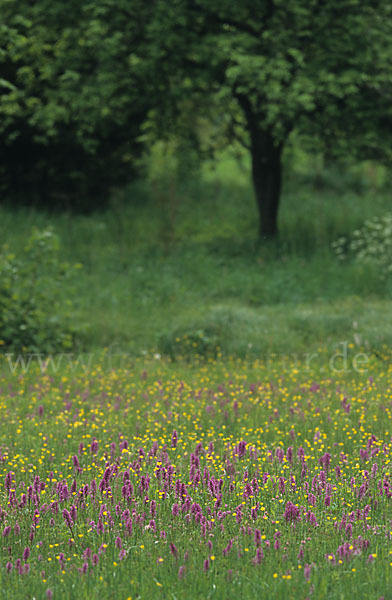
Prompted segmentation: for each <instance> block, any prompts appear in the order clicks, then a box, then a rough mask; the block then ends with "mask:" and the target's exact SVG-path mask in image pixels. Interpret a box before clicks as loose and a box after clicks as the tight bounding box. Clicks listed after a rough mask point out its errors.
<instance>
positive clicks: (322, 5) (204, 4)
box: [148, 0, 392, 237]
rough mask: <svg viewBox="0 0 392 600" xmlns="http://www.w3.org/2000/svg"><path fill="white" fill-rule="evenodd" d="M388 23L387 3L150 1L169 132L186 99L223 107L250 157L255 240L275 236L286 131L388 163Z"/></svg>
mask: <svg viewBox="0 0 392 600" xmlns="http://www.w3.org/2000/svg"><path fill="white" fill-rule="evenodd" d="M391 16H392V5H391V3H389V2H384V1H383V0H290V1H287V0H252V1H251V0H241V2H240V1H238V2H233V0H176V1H175V2H173V3H167V2H164V1H163V0H162V1H161V2H157V3H156V7H155V12H154V18H153V19H152V21H151V22H150V23H149V34H148V35H149V40H150V60H151V61H152V62H154V61H155V64H159V65H160V70H159V76H158V80H157V82H158V83H159V87H157V89H159V90H162V88H164V89H165V95H164V96H162V92H161V91H160V94H161V98H162V100H161V102H162V104H164V105H165V106H166V110H167V114H169V115H170V116H171V117H172V118H171V119H168V118H167V119H166V124H167V123H172V121H173V119H174V117H175V113H176V112H178V111H179V107H181V103H183V102H184V100H185V99H189V98H191V97H193V98H206V97H207V98H211V97H214V98H215V100H216V101H218V102H219V105H220V110H221V111H222V112H223V113H224V115H225V118H226V117H227V116H229V118H228V119H226V123H227V130H228V131H229V132H230V134H231V137H237V138H239V139H240V140H241V142H242V143H243V144H244V145H245V146H246V147H247V148H248V150H249V152H250V155H251V164H252V179H253V185H254V190H255V196H256V201H257V207H258V211H259V216H260V225H259V233H260V236H262V237H271V236H275V235H276V234H277V231H278V209H279V200H280V192H281V182H282V153H283V150H284V148H285V145H286V144H287V141H288V139H289V136H290V134H291V132H292V131H293V130H294V129H295V130H297V131H298V132H302V133H303V134H306V135H307V139H308V141H311V140H312V139H313V140H314V139H316V138H317V140H318V141H319V142H320V140H321V141H322V142H323V143H324V144H325V145H326V146H327V147H328V149H329V151H330V153H331V152H333V153H336V154H339V153H342V152H345V153H347V152H350V154H352V153H353V152H356V153H357V154H358V155H359V156H366V157H370V156H377V157H379V156H381V155H386V154H388V146H389V145H390V139H388V136H387V135H386V127H385V124H386V123H390V120H391V108H390V107H391V106H392V105H391V97H392V87H391V57H392V20H391ZM155 72H158V69H157V68H156V67H155ZM160 117H162V111H161V112H160ZM164 123H165V121H164ZM388 155H389V156H390V154H388Z"/></svg>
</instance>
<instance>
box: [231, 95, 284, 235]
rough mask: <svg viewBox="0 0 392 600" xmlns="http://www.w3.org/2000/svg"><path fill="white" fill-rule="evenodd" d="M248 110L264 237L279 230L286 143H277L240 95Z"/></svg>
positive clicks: (252, 155) (246, 114) (258, 205)
mask: <svg viewBox="0 0 392 600" xmlns="http://www.w3.org/2000/svg"><path fill="white" fill-rule="evenodd" d="M237 98H238V101H239V104H240V106H241V108H242V109H243V111H244V114H245V117H246V121H247V129H248V132H249V137H250V153H251V159H252V180H253V187H254V190H255V196H256V203H257V208H258V211H259V236H260V238H273V237H276V236H277V233H278V209H279V201H280V190H281V182H282V150H283V143H279V144H277V143H276V142H275V140H274V137H273V135H272V133H271V132H270V131H268V130H266V129H264V128H263V127H262V125H260V120H261V119H260V117H258V116H257V115H256V114H255V112H254V110H253V108H252V105H251V103H250V101H249V99H248V98H247V97H246V96H243V95H237Z"/></svg>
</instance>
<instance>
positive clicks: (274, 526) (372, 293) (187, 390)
mask: <svg viewBox="0 0 392 600" xmlns="http://www.w3.org/2000/svg"><path fill="white" fill-rule="evenodd" d="M286 160H287V163H288V164H291V171H290V173H289V175H288V176H287V177H286V180H285V185H284V192H283V197H282V209H281V214H280V230H281V236H280V239H279V240H277V241H276V242H274V243H268V244H267V243H265V244H259V243H257V241H256V232H257V214H256V210H255V206H254V202H253V197H252V191H251V188H250V186H249V183H248V181H247V178H246V164H245V168H241V167H238V166H236V165H235V164H234V163H233V162H232V161H230V160H227V161H222V162H221V163H220V164H219V165H218V167H217V169H216V170H215V171H211V170H209V169H207V168H205V170H204V172H203V176H202V178H201V179H199V180H198V181H196V182H188V183H187V185H185V184H180V183H178V182H176V180H175V178H170V177H167V176H165V178H163V179H162V181H155V182H154V181H153V180H151V179H150V180H149V183H148V182H145V183H144V184H142V183H138V184H135V185H133V186H130V187H129V188H128V189H127V190H123V191H122V192H121V193H120V192H118V194H117V195H116V196H115V197H114V198H113V199H112V201H111V205H110V208H109V209H108V210H106V211H103V212H97V213H95V214H93V215H90V216H82V215H71V214H45V213H42V212H38V211H35V210H26V209H25V210H20V209H18V210H17V209H12V210H11V209H10V208H5V207H2V208H0V236H1V241H2V242H4V243H8V245H9V246H10V247H11V248H12V249H13V250H14V251H15V253H16V254H18V253H19V251H20V250H21V248H22V247H23V246H24V245H25V243H26V241H27V239H28V237H29V236H30V233H31V228H32V227H34V226H36V227H39V228H46V227H52V228H53V229H54V230H55V231H56V233H57V234H58V235H59V236H60V238H61V240H62V250H61V254H62V258H63V259H64V260H67V261H70V262H75V263H82V264H83V267H84V268H83V269H82V270H81V271H79V275H78V279H77V281H76V282H73V283H72V285H73V287H74V288H75V291H76V309H77V311H76V314H75V321H76V323H79V324H83V325H86V326H87V328H88V333H87V334H84V335H83V338H82V339H81V340H80V343H79V347H77V348H75V354H74V355H69V354H68V355H66V354H63V355H57V356H54V357H49V358H52V361H51V360H49V359H48V362H46V357H39V358H37V357H35V358H32V357H31V356H30V359H29V358H28V357H26V356H23V357H19V358H23V359H24V360H25V361H27V362H25V364H24V366H23V364H22V363H21V362H19V363H17V360H18V359H17V357H16V356H13V357H10V356H8V357H7V356H0V418H1V422H2V423H3V428H2V436H1V441H0V507H1V511H0V519H1V526H2V528H1V530H0V533H1V534H2V535H1V538H0V539H1V540H2V544H1V545H0V556H1V561H0V562H1V565H0V582H1V591H0V597H1V598H4V599H7V600H19V599H20V598H26V599H31V598H36V599H37V600H38V599H39V600H41V599H42V600H45V598H50V597H52V596H53V598H54V600H57V599H58V598H61V599H62V598H67V599H69V600H74V599H75V600H76V599H77V600H80V599H82V600H83V599H85V600H87V599H88V600H94V599H96V598H97V599H98V598H105V600H106V599H112V598H113V600H114V599H115V600H118V599H119V600H126V599H132V600H150V599H152V598H161V599H162V600H166V599H170V600H172V599H173V600H183V599H184V600H185V599H188V598H192V599H194V600H199V599H200V600H205V599H206V598H211V599H212V600H214V599H216V600H236V599H237V598H238V597H241V598H243V599H244V600H253V598H255V597H258V598H268V599H269V598H277V599H279V600H286V599H290V600H297V599H299V598H301V599H305V598H317V600H349V598H351V597H352V595H353V591H355V595H356V597H357V598H358V600H362V599H365V598H366V599H367V598H375V599H379V598H380V597H385V598H388V593H389V592H388V590H389V589H391V586H392V554H391V552H392V546H391V539H392V538H391V536H392V533H391V521H390V502H391V496H392V490H391V487H390V481H391V471H390V465H391V462H390V456H391V452H392V446H391V439H392V438H391V427H390V423H391V397H392V396H391V385H390V381H391V367H390V365H389V364H388V362H390V356H391V353H390V348H391V346H392V319H391V302H390V299H391V292H392V283H391V282H390V281H389V280H385V279H381V278H380V276H379V273H378V272H377V271H376V270H375V269H374V268H372V267H371V266H369V265H360V264H356V263H354V262H351V263H350V262H347V263H341V262H338V261H337V259H336V257H335V256H334V254H333V252H332V250H331V243H332V242H333V241H334V240H335V239H336V238H337V237H339V236H340V235H342V234H348V235H349V234H350V232H352V231H353V230H354V229H355V228H357V227H360V226H361V224H362V223H363V221H364V220H365V219H366V218H368V217H372V216H376V215H382V214H384V213H385V212H387V211H388V209H389V207H388V203H389V196H388V192H387V190H386V187H385V173H384V172H383V171H382V170H381V169H376V170H372V169H371V166H370V165H362V166H356V167H351V168H349V169H347V170H346V171H345V172H342V171H337V170H336V169H335V170H334V169H332V168H324V167H322V165H321V163H320V159H319V158H317V157H316V158H315V159H314V160H313V161H311V160H310V159H309V158H308V157H307V158H306V157H304V156H301V155H300V154H298V153H297V154H296V155H295V156H294V158H293V156H291V157H290V156H287V159H286ZM313 171H314V173H315V174H314V173H313ZM169 175H170V173H169ZM68 292H69V290H66V289H64V294H65V295H67V294H68ZM103 348H106V350H103ZM78 351H84V352H83V354H82V353H81V354H79V355H77V354H76V353H77V352H78ZM165 355H167V356H168V358H166V356H165ZM29 360H30V362H29ZM174 430H175V431H176V434H177V443H173V439H174V437H173V436H174ZM95 442H97V444H98V446H97V448H96V450H94V451H93V450H92V444H93V443H95ZM124 442H126V443H127V445H124ZM240 442H246V444H247V448H246V453H245V454H244V455H242V452H240V450H239V447H238V444H239V443H240ZM120 443H121V444H122V445H121V447H120ZM154 443H156V445H155V444H154ZM211 443H212V444H213V446H211V445H210V444H211ZM154 447H155V449H156V450H157V452H156V454H154V450H153V448H154ZM250 448H253V449H254V452H252V453H249V449H250ZM300 448H303V449H304V461H305V463H306V464H305V463H304V462H303V461H302V460H301V459H300V457H299V455H298V451H299V449H300ZM290 449H292V450H293V454H292V458H291V450H290ZM150 451H151V455H149V453H150ZM300 452H301V451H300ZM282 453H283V454H282ZM195 454H199V459H200V469H201V471H200V475H201V478H202V479H203V477H207V475H205V469H207V472H208V476H209V477H210V478H211V477H213V478H214V479H216V481H217V482H219V480H220V479H221V480H222V484H220V483H218V485H221V489H218V488H215V489H211V488H210V487H209V486H208V484H207V483H206V482H205V481H204V480H203V481H204V482H203V483H202V482H197V481H196V483H195V479H194V478H195V470H194V469H193V471H191V466H192V465H191V463H192V462H194V461H195V458H194V455H195ZM279 454H280V457H279ZM328 457H329V458H328ZM320 459H321V462H320ZM326 460H327V461H331V463H330V465H326V464H325V461H326ZM323 461H324V464H323ZM78 465H79V466H78ZM169 467H170V468H171V467H172V468H173V473H172V475H173V477H172V480H170V481H168V480H167V477H168V476H169V475H168V473H169V470H170V469H169ZM107 468H110V474H109V475H108V478H109V479H108V480H107V481H106V480H105V477H104V473H105V471H106V469H107ZM321 471H323V474H322V473H321ZM158 472H159V473H160V475H159V476H158ZM324 476H325V478H326V481H325V482H324V483H323V481H324V479H323V478H324ZM128 477H129V479H130V481H131V483H132V486H133V489H132V492H129V494H128V492H127V491H126V490H125V492H124V491H123V486H124V484H125V482H126V481H127V478H128ZM146 477H149V478H150V483H149V487H148V490H147V489H146ZM353 478H354V479H355V481H354V479H353ZM192 479H193V483H192ZM196 479H197V477H196ZM93 481H94V482H96V483H97V484H98V485H99V484H101V489H98V491H97V492H96V493H95V492H94V491H93V490H94V483H93ZM105 481H106V483H105ZM108 481H109V482H110V492H109V490H108V489H107V485H108ZM165 481H166V483H167V485H165ZM176 481H177V482H181V484H183V485H184V486H185V488H183V489H182V491H181V493H179V492H178V490H177V492H176V487H175V485H176V484H175V482H176ZM102 482H103V484H104V485H103V486H102ZM250 482H251V483H252V486H253V487H252V489H251V493H250V495H249V489H247V488H246V485H247V484H248V483H250ZM255 482H256V483H257V485H256V483H255ZM60 483H61V485H60ZM215 485H216V484H215ZM30 486H31V489H30V491H29V488H30ZM34 486H35V489H34V490H33V488H34ZM65 486H66V488H65ZM72 486H74V487H75V492H73V491H72V489H73V488H72ZM86 486H87V487H86ZM329 486H330V487H329ZM283 488H284V489H283ZM65 489H67V490H68V493H66V491H65ZM185 490H186V493H185ZM381 491H382V493H381ZM220 492H221V493H222V498H219V496H220ZM312 493H314V498H312V495H311V494H312ZM24 494H26V498H25V499H24ZM187 494H188V495H189V498H191V506H192V503H197V504H198V505H199V506H200V509H201V511H202V513H203V517H204V518H205V519H206V521H204V522H205V523H207V522H208V525H207V529H206V531H205V532H204V530H203V527H202V524H201V523H200V522H197V521H196V518H195V516H194V515H193V513H192V512H191V509H190V507H187V506H186V505H185V504H184V503H185V499H186V496H187ZM29 496H30V500H29V498H28V497H29ZM82 496H83V497H82ZM152 500H154V502H156V505H155V509H154V508H152ZM217 502H218V503H219V502H222V505H221V506H220V507H217V506H216V503H217ZM290 502H292V503H294V504H295V505H296V507H297V508H298V510H299V513H298V514H297V516H296V517H294V522H293V520H291V518H290V516H288V513H287V512H286V509H288V508H289V509H290V506H291V505H290V504H289V503H290ZM176 504H178V505H179V507H180V509H179V514H178V515H177V514H176V512H177V509H176V508H173V507H175V505H176ZM256 505H257V509H256V510H257V514H255V513H252V508H253V507H255V506H256ZM74 506H76V512H75V508H74ZM239 507H243V508H241V511H240V512H241V513H242V516H241V518H240V519H237V513H238V510H239ZM218 508H220V509H221V510H225V511H227V514H226V515H225V516H224V517H222V514H219V513H218ZM64 509H65V510H66V511H71V510H72V511H73V513H74V519H73V523H72V525H71V526H69V524H68V525H67V520H66V518H65V517H64V515H63V511H64ZM291 509H292V507H291ZM127 510H128V511H129V513H127V514H125V511H127ZM155 510H156V514H155V515H154V516H153V514H152V513H153V512H154V511H155ZM195 510H196V509H195ZM173 511H174V514H173ZM310 512H312V513H314V518H315V519H316V521H317V526H316V525H315V523H314V519H313V517H312V520H313V523H312V522H311V521H310V514H309V513H310ZM100 513H101V514H100ZM66 514H67V513H65V515H66ZM351 514H353V515H354V517H353V518H354V521H353V523H352V531H351V530H350V526H349V527H347V524H348V521H349V520H350V519H351V517H350V516H349V515H351ZM130 515H131V518H132V531H130V530H129V528H128V526H129V521H128V517H129V516H130ZM100 519H101V521H102V523H101V524H100V527H99V528H98V527H97V524H98V522H99V521H100ZM152 519H153V520H154V525H153V524H151V520H152ZM239 521H241V522H239ZM127 523H128V525H127ZM102 524H103V529H104V530H102V529H101V525H102ZM220 525H222V527H221V526H220ZM154 526H155V528H156V531H155V530H154ZM256 531H258V532H260V535H261V542H260V541H259V542H257V541H256V538H255V536H256V537H257V536H258V533H256ZM162 532H164V534H163V533H162ZM208 542H210V543H209V544H208ZM229 543H232V544H233V548H232V549H229V550H227V551H226V549H227V547H228V544H229ZM170 544H174V546H175V547H171V546H170ZM258 544H261V545H260V547H261V548H262V551H263V556H262V557H261V555H260V554H259V556H258V555H257V552H258V550H257V547H258ZM344 544H346V546H345V547H344V548H345V549H343V550H342V547H343V545H344ZM119 546H121V549H120V547H119ZM224 550H225V552H224ZM90 551H91V552H90ZM339 552H340V553H341V554H342V557H341V558H340V557H339ZM94 554H96V555H97V558H94V559H93V556H94ZM343 554H345V556H343ZM257 556H258V558H259V559H260V564H257V563H258V560H255V559H257ZM331 556H333V559H332V558H329V557H331ZM206 560H207V561H208V563H207V565H206V566H205V561H206ZM19 561H20V562H19ZM255 563H256V564H255ZM25 564H26V565H28V566H27V567H26V566H24V565H25ZM180 569H181V571H180ZM8 571H9V572H8ZM84 571H85V572H84Z"/></svg>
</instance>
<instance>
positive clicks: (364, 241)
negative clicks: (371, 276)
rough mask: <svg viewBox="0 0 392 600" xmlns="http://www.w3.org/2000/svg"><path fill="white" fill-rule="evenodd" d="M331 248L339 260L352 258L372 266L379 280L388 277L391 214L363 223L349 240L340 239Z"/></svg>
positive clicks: (391, 269) (391, 258)
mask: <svg viewBox="0 0 392 600" xmlns="http://www.w3.org/2000/svg"><path fill="white" fill-rule="evenodd" d="M332 247H333V249H334V251H335V253H336V255H337V257H338V258H339V259H340V260H344V259H347V258H350V257H352V258H354V259H355V260H357V261H358V262H360V263H362V264H370V265H374V266H375V267H376V268H377V269H378V272H379V276H380V277H381V278H386V277H388V276H389V275H390V274H391V273H392V214H391V213H388V214H386V215H384V216H383V217H375V218H373V219H369V220H367V221H365V223H364V225H363V227H361V228H360V229H357V230H355V231H354V232H353V234H352V236H351V238H348V237H341V238H339V239H338V240H337V241H336V242H334V243H333V244H332Z"/></svg>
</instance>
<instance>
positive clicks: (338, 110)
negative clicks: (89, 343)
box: [0, 0, 392, 236]
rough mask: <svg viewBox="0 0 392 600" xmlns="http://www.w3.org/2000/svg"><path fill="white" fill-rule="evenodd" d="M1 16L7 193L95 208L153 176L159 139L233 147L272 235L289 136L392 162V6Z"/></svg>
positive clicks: (97, 1) (221, 1)
mask: <svg viewBox="0 0 392 600" xmlns="http://www.w3.org/2000/svg"><path fill="white" fill-rule="evenodd" d="M0 13H1V21H0V134H1V145H0V187H1V194H2V198H3V199H5V200H6V199H11V200H12V201H13V202H18V203H25V204H34V205H37V206H45V207H54V208H68V209H73V210H92V209H94V208H96V207H97V206H100V205H102V204H103V203H105V202H106V201H107V199H108V197H109V194H110V191H111V189H112V188H113V187H119V186H122V185H124V184H125V183H126V182H128V181H130V180H131V179H132V178H134V177H136V176H140V175H141V173H140V157H141V155H142V152H143V151H144V150H145V148H146V147H147V149H148V147H149V145H150V144H151V143H152V141H153V140H156V139H162V138H164V137H165V136H167V135H173V134H174V135H176V136H177V137H178V139H180V140H184V141H185V142H186V144H187V146H188V147H189V148H191V149H192V151H194V152H198V154H199V155H200V156H203V154H205V153H207V154H211V153H213V152H214V151H215V150H216V149H217V148H218V147H219V148H220V147H221V146H222V145H225V144H227V145H229V144H231V143H232V142H233V141H234V140H236V141H239V142H240V143H241V144H242V145H243V146H244V147H245V148H246V149H247V151H249V153H250V157H251V175H252V180H253V186H254V192H255V197H256V202H257V206H258V211H259V217H260V224H259V233H260V235H261V236H274V235H275V234H276V233H277V215H278V209H279V199H280V191H281V181H282V154H283V152H284V149H285V147H286V145H287V143H288V140H289V139H290V136H293V135H295V136H296V140H299V141H300V143H301V144H302V145H303V146H304V147H306V148H309V149H315V148H317V149H318V150H320V149H322V151H323V152H325V153H327V154H328V155H329V156H333V157H341V156H347V155H350V156H352V157H357V158H375V159H377V160H383V161H387V162H388V161H389V160H390V157H391V152H390V146H391V139H390V125H391V117H392V113H391V106H392V103H391V99H392V69H391V67H392V64H391V62H392V20H391V16H392V3H390V2H385V0H375V1H374V0H368V1H366V0H365V1H361V0H327V1H325V0H290V1H289V2H287V1H285V2H283V1H281V0H256V1H254V0H253V1H252V2H250V0H242V1H241V2H239V1H238V2H233V1H232V0H230V1H229V0H208V1H207V0H175V1H174V2H167V1H164V0H151V1H150V2H148V3H145V2H143V1H142V0H118V1H116V2H114V0H94V1H90V2H85V3H80V2H79V1H78V0H67V1H65V0H51V1H50V0H37V1H35V2H31V1H29V0H19V1H18V2H17V1H16V0H0ZM201 119H203V120H204V122H208V124H209V136H208V139H207V141H206V139H205V137H204V139H202V138H201V135H200V126H199V124H200V120H201Z"/></svg>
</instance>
